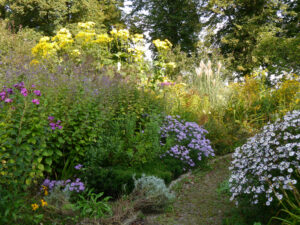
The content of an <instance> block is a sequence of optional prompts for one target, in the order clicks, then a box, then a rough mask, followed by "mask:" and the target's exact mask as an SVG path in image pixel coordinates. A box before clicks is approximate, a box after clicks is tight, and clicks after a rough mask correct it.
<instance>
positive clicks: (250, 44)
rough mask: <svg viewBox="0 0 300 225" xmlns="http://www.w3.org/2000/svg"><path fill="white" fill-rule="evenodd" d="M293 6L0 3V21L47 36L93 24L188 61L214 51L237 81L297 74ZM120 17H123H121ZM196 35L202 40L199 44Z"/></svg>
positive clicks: (224, 0)
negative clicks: (169, 46)
mask: <svg viewBox="0 0 300 225" xmlns="http://www.w3.org/2000/svg"><path fill="white" fill-rule="evenodd" d="M299 2H300V1H299V0H131V3H132V7H131V12H130V13H129V14H127V16H126V17H123V16H122V9H123V8H122V7H123V6H124V0H0V16H1V18H2V19H6V20H8V21H10V23H13V24H14V26H15V27H19V26H20V25H22V27H29V28H34V29H38V30H39V31H42V32H44V33H45V34H52V33H53V32H54V31H55V29H57V27H59V26H71V25H72V24H74V23H77V22H79V21H94V22H96V24H98V25H99V27H98V28H101V29H106V30H110V29H111V28H112V27H117V28H118V27H124V26H125V24H126V25H127V26H128V27H130V29H131V31H134V32H147V33H148V34H149V40H151V41H153V40H155V39H158V38H160V39H168V40H170V41H171V42H172V43H173V45H174V47H176V46H180V48H181V50H182V51H184V52H186V53H187V54H188V55H192V54H196V55H197V54H198V56H199V57H201V55H202V54H203V51H199V49H201V48H200V47H199V46H206V48H205V49H206V51H207V49H208V50H209V52H215V50H217V51H219V52H220V54H221V55H222V57H223V58H224V59H225V60H226V62H227V67H228V69H230V70H231V71H235V72H236V73H238V74H239V75H241V76H244V75H246V74H249V73H251V72H252V71H253V70H254V69H255V68H259V67H262V68H267V69H268V70H269V71H271V72H272V73H281V72H282V71H293V72H299V70H300V63H299V62H300V47H299V46H300V32H299V31H300V16H299V11H300V6H299ZM124 14H125V13H123V15H124ZM200 33H202V34H205V36H204V37H205V38H201V39H200V35H199V34H200Z"/></svg>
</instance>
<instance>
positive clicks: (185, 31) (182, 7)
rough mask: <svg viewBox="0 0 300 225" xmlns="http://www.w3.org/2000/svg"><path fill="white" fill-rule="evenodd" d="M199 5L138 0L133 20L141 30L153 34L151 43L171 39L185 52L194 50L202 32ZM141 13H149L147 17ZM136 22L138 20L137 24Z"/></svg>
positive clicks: (179, 0) (188, 0) (170, 0)
mask: <svg viewBox="0 0 300 225" xmlns="http://www.w3.org/2000/svg"><path fill="white" fill-rule="evenodd" d="M197 4H198V2H197V1H194V0H184V1H182V0H176V1H174V0H163V1H161V0H152V1H145V0H135V1H133V10H132V14H133V15H134V16H135V17H134V18H133V19H131V20H133V21H134V20H136V19H137V18H138V22H137V23H136V24H134V23H133V25H136V27H137V28H138V30H143V31H150V32H149V35H150V37H151V40H155V39H168V40H169V41H171V43H172V44H173V45H180V46H181V48H182V50H183V51H185V52H190V51H194V50H195V47H196V42H197V40H198V32H199V31H200V29H201V24H200V23H199V18H200V17H199V14H198V12H197V7H198V5H197ZM142 10H146V11H147V12H148V13H147V14H145V13H143V12H142ZM134 22H136V21H134Z"/></svg>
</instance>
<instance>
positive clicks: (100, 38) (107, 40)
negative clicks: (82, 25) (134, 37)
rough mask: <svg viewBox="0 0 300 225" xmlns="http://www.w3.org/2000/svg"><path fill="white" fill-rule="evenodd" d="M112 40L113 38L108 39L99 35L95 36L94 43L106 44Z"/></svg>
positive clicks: (104, 35) (106, 35) (103, 35)
mask: <svg viewBox="0 0 300 225" xmlns="http://www.w3.org/2000/svg"><path fill="white" fill-rule="evenodd" d="M112 40H113V38H111V37H109V36H108V34H99V35H97V38H96V40H94V43H99V44H108V43H110V42H111V41H112Z"/></svg>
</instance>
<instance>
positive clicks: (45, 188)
mask: <svg viewBox="0 0 300 225" xmlns="http://www.w3.org/2000/svg"><path fill="white" fill-rule="evenodd" d="M42 188H43V190H44V194H45V196H47V195H48V187H46V186H44V185H42Z"/></svg>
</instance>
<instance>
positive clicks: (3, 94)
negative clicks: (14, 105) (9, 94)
mask: <svg viewBox="0 0 300 225" xmlns="http://www.w3.org/2000/svg"><path fill="white" fill-rule="evenodd" d="M5 95H6V92H5V91H2V92H0V97H1V100H2V101H3V100H4V99H5Z"/></svg>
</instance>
